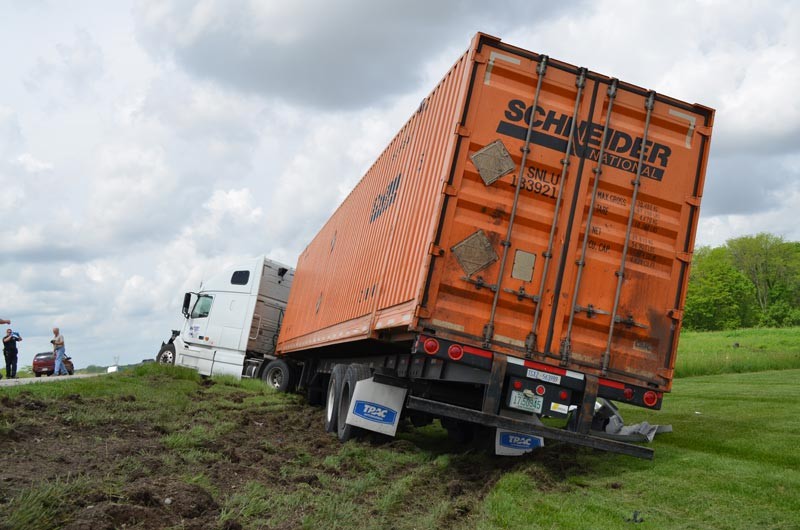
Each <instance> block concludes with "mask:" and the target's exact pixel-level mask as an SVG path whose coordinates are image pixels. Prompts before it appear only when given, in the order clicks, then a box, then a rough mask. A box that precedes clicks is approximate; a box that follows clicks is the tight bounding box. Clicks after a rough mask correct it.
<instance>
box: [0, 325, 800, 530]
mask: <svg viewBox="0 0 800 530" xmlns="http://www.w3.org/2000/svg"><path fill="white" fill-rule="evenodd" d="M736 333H737V334H735V335H733V334H691V333H687V334H684V337H683V338H684V339H686V340H683V341H682V343H681V346H682V349H684V348H687V347H692V348H693V351H691V352H689V353H687V352H686V351H683V352H682V353H681V355H682V357H683V359H684V361H683V362H686V363H687V365H685V366H689V365H691V366H694V368H693V370H695V371H699V372H702V371H706V372H710V373H715V372H720V371H721V372H725V371H728V372H736V371H739V370H743V369H745V368H746V367H751V368H753V369H755V370H764V366H765V365H764V364H762V363H756V362H752V361H753V359H759V358H761V357H763V358H765V359H767V360H770V362H772V360H774V358H775V357H776V355H775V353H780V351H782V350H785V351H788V352H790V353H792V352H794V353H795V354H797V353H798V350H800V347H799V346H798V345H797V344H792V341H793V340H795V338H797V339H798V340H797V343H800V336H798V335H800V330H746V331H741V332H736ZM769 333H777V334H776V336H769ZM729 342H730V343H732V342H739V344H740V347H739V348H737V349H736V350H737V351H736V352H734V353H735V354H736V355H737V357H736V358H735V359H736V362H733V361H726V362H725V363H722V364H720V362H719V361H718V357H719V355H722V354H724V353H725V347H726V346H725V345H726V344H727V343H729ZM745 361H747V362H745ZM681 362H682V361H681V357H679V365H680V363H681ZM691 363H694V364H693V365H692V364H691ZM704 363H705V364H704ZM683 375H686V374H685V373H684V374H683ZM798 380H800V370H783V371H759V372H758V373H728V374H723V375H707V376H700V377H683V378H681V379H677V380H676V381H675V383H674V387H673V392H672V393H671V394H669V395H668V396H667V397H666V399H665V401H664V408H663V410H661V411H659V412H652V411H646V410H643V409H638V408H632V407H622V413H623V415H624V417H625V419H626V421H627V422H628V423H633V422H636V421H642V420H647V421H651V422H653V423H663V424H672V425H673V427H674V430H675V432H673V433H671V434H664V435H660V436H659V437H657V438H656V441H655V442H654V443H653V448H654V449H655V451H656V456H655V460H654V461H642V460H636V459H633V458H630V457H624V456H619V455H612V454H608V453H602V452H592V451H590V450H585V449H579V448H574V447H570V446H564V445H560V446H559V445H557V444H548V446H547V447H546V448H545V449H544V450H542V451H539V452H537V453H534V454H531V455H529V456H528V457H524V458H499V457H493V456H490V455H487V454H485V453H484V452H481V451H480V450H478V449H475V448H465V447H462V446H458V445H455V444H454V443H453V442H451V441H449V440H448V438H447V436H446V433H445V432H444V430H443V429H441V427H439V426H438V425H436V424H434V425H431V426H428V427H424V428H420V429H414V430H411V431H408V432H405V433H403V434H402V435H401V436H400V438H399V439H398V440H395V441H393V442H391V443H390V444H388V445H387V444H385V443H379V442H378V441H377V440H375V439H367V440H365V441H351V442H348V443H347V444H344V445H340V444H339V443H338V442H337V441H335V439H333V438H332V436H329V435H325V434H323V433H322V432H321V430H322V426H321V423H322V422H321V412H320V410H319V409H314V408H311V407H308V406H306V405H305V404H304V403H303V400H302V398H301V397H299V396H297V395H287V394H279V393H276V392H275V391H273V390H272V389H270V388H269V387H267V386H266V385H263V384H261V383H260V382H259V381H252V380H250V381H238V380H236V379H234V378H215V379H214V380H212V381H207V380H203V379H201V378H200V377H199V376H198V375H197V373H196V372H194V371H192V370H187V369H181V368H173V367H165V366H159V365H155V364H148V365H143V366H140V367H137V368H135V369H131V370H124V371H122V372H119V373H117V374H112V375H106V376H102V377H97V378H89V379H73V380H67V381H62V382H58V383H53V384H37V385H30V386H15V387H9V388H6V389H2V390H0V395H2V396H4V397H5V396H7V397H8V398H10V399H18V400H25V401H26V402H29V401H31V400H33V401H36V400H38V401H40V402H41V403H42V404H43V405H44V407H39V408H37V409H36V412H35V413H31V414H28V413H25V410H26V409H25V407H20V406H18V407H16V408H10V409H8V410H9V411H10V412H9V414H8V415H6V414H5V412H4V416H3V417H2V418H1V419H0V441H2V440H11V441H12V442H13V441H14V440H19V439H20V437H21V436H24V435H25V433H27V432H33V431H35V432H36V433H37V434H36V435H35V436H37V437H41V436H43V434H42V429H43V426H44V425H51V424H52V423H53V422H54V420H55V422H56V428H57V430H58V432H59V434H58V436H59V438H58V440H64V438H63V436H65V435H71V436H72V437H73V439H74V438H75V437H79V436H81V433H86V434H84V436H85V439H84V442H83V443H84V444H85V445H83V448H84V449H85V450H86V451H93V450H100V449H101V448H104V447H105V448H106V449H105V450H106V451H108V448H107V447H108V446H109V444H110V447H111V450H112V451H113V449H114V444H115V443H117V442H118V441H119V440H120V438H122V437H125V436H127V437H128V438H127V439H128V440H129V441H130V440H132V441H133V442H134V443H133V445H132V447H135V449H134V450H133V451H128V452H126V453H122V454H120V456H119V457H118V458H116V459H113V460H111V462H113V464H112V465H111V466H109V467H107V468H103V471H102V472H99V473H98V472H95V473H94V474H92V471H91V468H70V469H69V472H68V474H67V475H64V476H58V477H55V478H54V477H53V476H52V474H49V475H48V474H47V473H44V474H43V475H42V477H43V478H42V479H41V480H38V481H37V482H35V483H32V484H30V485H29V486H26V487H19V488H14V490H13V494H12V495H11V496H9V497H7V498H5V499H4V498H2V496H1V495H0V528H22V529H24V528H31V529H33V528H37V529H38V528H59V527H62V526H65V525H66V524H68V523H69V522H70V521H71V520H73V519H72V517H74V513H73V512H70V510H80V509H81V508H80V506H86V505H88V504H90V501H87V500H85V499H87V498H91V499H101V501H99V502H104V501H103V500H102V499H105V502H114V503H126V502H131V501H130V494H131V492H130V490H129V489H128V487H129V485H131V484H134V483H136V482H137V481H139V482H141V481H142V480H151V479H152V480H156V482H158V481H161V482H165V481H166V482H167V483H170V482H169V481H179V482H182V483H185V484H191V485H194V486H199V487H201V488H202V489H204V490H205V491H207V492H209V493H210V494H211V495H212V496H213V498H214V500H215V502H216V503H217V504H218V506H219V509H218V512H215V515H213V519H212V520H211V521H210V522H209V521H206V523H207V525H206V526H208V527H212V528H213V527H214V526H218V527H222V526H223V525H225V524H230V525H233V526H235V524H234V523H239V524H241V525H242V526H243V528H246V529H247V528H310V529H315V528H326V529H328V528H331V529H335V528H396V529H398V530H400V529H412V528H464V529H473V528H479V529H490V528H630V527H631V526H633V527H635V528H641V529H648V528H654V529H655V528H658V529H660V528H748V529H749V528H800V496H798V495H797V492H798V491H800V471H798V470H800V452H798V451H797V446H798V445H800V385H799V384H798V383H797V381H798ZM76 396H77V397H76ZM2 407H3V405H2V404H0V412H3V411H5V409H3V408H2ZM269 428H271V430H268V429H269ZM37 429H38V430H37ZM126 433H129V434H126ZM14 443H16V442H14ZM28 443H31V442H30V440H25V441H22V442H19V444H18V445H16V446H14V445H13V444H12V445H11V446H6V448H7V449H9V450H12V449H13V450H19V448H21V447H24V444H28ZM15 448H16V449H15ZM15 458H24V456H17V457H15ZM43 467H44V466H43ZM172 483H173V484H174V482H172ZM0 487H2V484H0ZM82 499H83V501H82ZM81 503H83V504H81ZM91 504H95V501H91ZM64 506H67V507H68V508H66V510H65V509H64V508H63V507H64ZM634 514H635V515H634ZM634 519H636V521H639V520H640V519H642V520H643V521H642V522H638V523H636V522H634ZM187 524H188V523H187Z"/></svg>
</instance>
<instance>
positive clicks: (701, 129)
mask: <svg viewBox="0 0 800 530" xmlns="http://www.w3.org/2000/svg"><path fill="white" fill-rule="evenodd" d="M694 132H696V133H697V134H702V135H703V136H705V137H708V136H711V127H706V126H705V125H697V126H695V128H694Z"/></svg>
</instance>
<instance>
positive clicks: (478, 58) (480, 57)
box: [472, 53, 488, 64]
mask: <svg viewBox="0 0 800 530" xmlns="http://www.w3.org/2000/svg"><path fill="white" fill-rule="evenodd" d="M472 60H473V61H475V62H476V63H478V64H486V62H487V61H488V59H487V58H486V55H485V54H483V53H476V54H475V57H473V58H472Z"/></svg>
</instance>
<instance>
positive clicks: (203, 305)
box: [191, 294, 214, 318]
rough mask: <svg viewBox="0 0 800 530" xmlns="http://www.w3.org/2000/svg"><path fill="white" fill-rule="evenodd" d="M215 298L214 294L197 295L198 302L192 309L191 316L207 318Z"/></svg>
mask: <svg viewBox="0 0 800 530" xmlns="http://www.w3.org/2000/svg"><path fill="white" fill-rule="evenodd" d="M213 300H214V298H213V297H212V296H209V295H207V294H201V295H200V296H199V297H197V302H196V303H195V304H194V309H192V315H191V318H206V317H207V316H208V312H209V311H211V302H212V301H213Z"/></svg>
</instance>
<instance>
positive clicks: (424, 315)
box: [414, 305, 431, 318]
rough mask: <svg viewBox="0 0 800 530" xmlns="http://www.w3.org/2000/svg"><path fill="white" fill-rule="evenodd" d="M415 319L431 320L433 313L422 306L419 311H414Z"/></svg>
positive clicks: (418, 308) (419, 306) (418, 307)
mask: <svg viewBox="0 0 800 530" xmlns="http://www.w3.org/2000/svg"><path fill="white" fill-rule="evenodd" d="M414 317H416V318H431V312H430V310H429V309H426V308H424V307H422V306H421V305H418V306H417V309H416V310H415V311H414Z"/></svg>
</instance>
